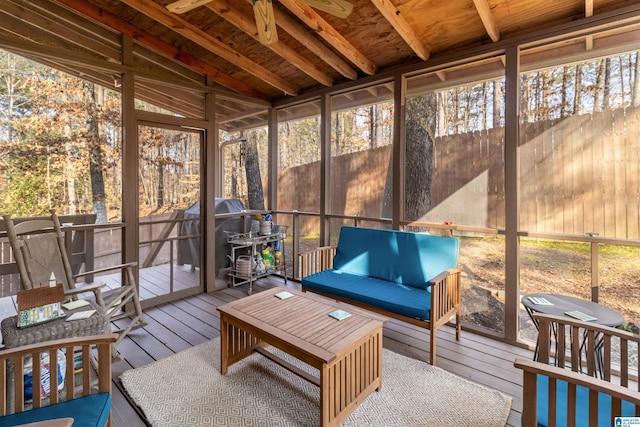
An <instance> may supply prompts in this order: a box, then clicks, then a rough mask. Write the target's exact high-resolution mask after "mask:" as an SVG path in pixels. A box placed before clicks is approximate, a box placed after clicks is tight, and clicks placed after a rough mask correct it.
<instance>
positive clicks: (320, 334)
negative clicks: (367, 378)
mask: <svg viewBox="0 0 640 427" xmlns="http://www.w3.org/2000/svg"><path fill="white" fill-rule="evenodd" d="M278 292H282V288H273V289H269V290H266V291H262V292H260V293H258V294H254V295H252V296H251V297H247V298H243V299H240V300H237V301H234V302H232V303H229V304H225V305H223V306H220V307H218V310H219V311H220V312H221V313H226V314H228V315H230V316H231V317H233V318H234V319H236V320H238V321H241V322H245V323H246V324H247V326H248V327H249V329H250V327H251V325H252V324H256V321H257V322H258V323H259V324H260V328H261V330H262V331H263V332H265V333H267V334H269V335H271V336H272V337H273V338H275V339H277V340H279V341H280V342H281V343H283V344H284V343H288V344H292V345H294V346H295V347H297V348H298V350H302V351H303V352H304V353H306V354H307V355H309V356H311V357H313V358H315V359H317V360H320V361H322V362H324V363H327V362H330V361H331V360H333V359H335V358H336V357H338V356H339V355H340V354H342V353H343V352H344V351H347V350H348V349H349V348H350V347H351V346H352V345H353V343H354V341H357V340H358V339H359V338H360V337H363V336H366V335H367V333H368V332H370V331H372V330H374V329H376V328H379V327H381V326H382V325H383V324H384V323H385V322H386V321H387V319H386V318H385V317H383V316H380V315H378V314H376V313H369V312H365V311H363V310H360V309H357V308H352V307H348V308H345V306H344V305H343V304H340V303H337V302H333V301H330V300H326V301H325V300H320V299H319V298H316V297H311V296H308V295H307V294H305V293H303V292H299V291H296V290H293V289H287V292H289V293H291V294H292V295H293V296H292V297H289V298H286V299H280V298H278V297H276V296H275V294H276V293H278ZM337 309H343V310H346V311H348V312H349V313H351V316H349V317H347V318H346V319H342V320H337V319H334V318H332V317H331V316H329V313H331V312H332V311H334V310H337ZM338 322H339V323H340V328H335V325H336V324H337V323H338Z"/></svg>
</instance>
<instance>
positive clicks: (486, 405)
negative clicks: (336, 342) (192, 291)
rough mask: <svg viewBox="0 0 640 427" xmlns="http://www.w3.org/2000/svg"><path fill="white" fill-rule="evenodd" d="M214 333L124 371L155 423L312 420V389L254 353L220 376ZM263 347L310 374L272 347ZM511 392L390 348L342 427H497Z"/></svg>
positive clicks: (315, 402) (315, 415)
mask: <svg viewBox="0 0 640 427" xmlns="http://www.w3.org/2000/svg"><path fill="white" fill-rule="evenodd" d="M219 345H220V344H219V339H218V338H216V339H214V340H211V341H208V342H206V343H204V344H200V345H198V346H196V347H193V348H190V349H188V350H185V351H182V352H180V353H177V354H175V355H173V356H170V357H167V358H165V359H162V360H159V361H157V362H154V363H152V364H149V365H147V366H144V367H141V368H138V369H131V370H129V371H126V372H124V373H123V374H122V375H121V377H120V379H121V380H122V384H123V386H124V388H125V389H126V391H127V393H128V394H129V396H130V398H131V399H132V400H133V401H134V402H135V404H137V405H138V406H139V407H140V408H141V410H142V411H143V412H144V414H145V416H146V417H147V420H148V421H149V423H150V424H151V425H152V426H154V427H164V426H225V427H226V426H265V427H270V426H274V427H275V426H278V427H281V426H318V425H319V424H320V406H319V405H320V397H319V389H318V387H316V386H315V385H313V384H311V383H309V382H307V381H305V380H303V379H302V378H300V377H298V376H296V375H294V374H292V373H291V372H289V371H288V370H286V369H284V368H282V367H280V366H279V365H277V364H275V363H273V362H272V361H270V360H269V359H267V358H265V357H264V356H261V355H259V354H253V355H251V356H249V357H248V358H246V359H244V360H242V361H241V362H238V363H236V364H234V365H232V366H230V367H229V371H228V372H227V375H225V376H222V375H220V372H219V370H220V347H219ZM270 351H273V352H275V353H278V355H280V356H281V357H283V358H285V359H287V360H288V361H289V362H291V363H294V364H295V365H297V366H298V367H300V368H301V369H304V370H306V371H307V372H310V373H313V374H316V375H317V370H315V369H314V368H311V367H310V366H308V365H306V364H305V363H303V362H300V361H298V360H297V359H294V358H292V357H291V356H288V355H286V354H284V353H282V352H280V351H279V350H277V349H273V347H271V348H270ZM510 408H511V397H509V396H506V395H504V394H503V393H500V392H498V391H496V390H491V389H489V388H487V387H484V386H481V385H478V384H475V383H473V382H471V381H468V380H466V379H464V378H461V377H459V376H456V375H454V374H451V373H449V372H447V371H445V370H443V369H440V368H438V367H434V366H431V365H429V364H428V363H425V362H421V361H419V360H415V359H411V358H408V357H405V356H402V355H399V354H397V353H394V352H392V351H390V350H386V349H384V350H383V355H382V390H381V391H380V392H374V393H372V394H371V395H370V396H369V397H368V398H367V399H366V400H365V401H364V402H363V403H362V404H361V405H360V406H359V407H358V408H357V409H356V410H355V411H354V412H353V413H352V414H351V415H350V416H349V417H348V418H347V419H346V420H345V421H344V422H343V423H342V425H343V426H362V427H369V426H380V427H391V426H421V427H426V426H428V427H432V426H435V427H438V426H442V427H444V426H456V427H460V426H472V427H484V426H501V427H502V426H504V425H505V423H506V421H507V417H508V415H509V411H510Z"/></svg>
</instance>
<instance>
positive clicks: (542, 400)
mask: <svg viewBox="0 0 640 427" xmlns="http://www.w3.org/2000/svg"><path fill="white" fill-rule="evenodd" d="M568 388H569V386H568V384H567V382H566V381H560V380H558V381H557V384H556V393H557V395H556V425H557V426H558V427H565V426H566V425H567V393H568ZM548 392H549V377H547V376H546V375H538V425H540V426H544V427H546V426H548V425H549V420H548V413H549V403H548V398H547V396H548ZM620 416H622V417H635V405H633V403H631V402H627V401H622V414H611V396H609V395H608V394H606V393H598V425H599V426H609V425H611V420H612V419H613V417H620ZM588 425H589V389H588V388H586V387H582V386H577V387H576V426H588Z"/></svg>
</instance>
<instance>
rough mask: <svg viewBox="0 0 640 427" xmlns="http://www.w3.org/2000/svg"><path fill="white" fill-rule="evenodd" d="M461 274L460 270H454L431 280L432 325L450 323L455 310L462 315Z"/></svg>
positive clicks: (444, 272)
mask: <svg viewBox="0 0 640 427" xmlns="http://www.w3.org/2000/svg"><path fill="white" fill-rule="evenodd" d="M461 272H462V269H460V268H452V269H449V270H446V271H443V272H442V273H440V274H438V275H437V276H436V277H434V278H433V279H431V281H430V283H431V323H433V324H434V325H437V326H439V325H441V324H442V323H446V322H448V321H449V318H450V317H451V311H452V310H454V309H455V310H456V313H457V315H458V316H459V315H460V303H461V292H460V273H461Z"/></svg>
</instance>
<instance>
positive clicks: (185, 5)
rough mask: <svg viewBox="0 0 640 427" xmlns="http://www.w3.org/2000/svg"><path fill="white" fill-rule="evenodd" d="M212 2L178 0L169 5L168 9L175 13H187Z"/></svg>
mask: <svg viewBox="0 0 640 427" xmlns="http://www.w3.org/2000/svg"><path fill="white" fill-rule="evenodd" d="M210 1H211V0H178V1H174V2H173V3H169V4H168V5H167V9H169V11H170V12H173V13H185V12H188V11H190V10H191V9H195V8H196V7H198V6H202V5H203V4H206V3H209V2H210Z"/></svg>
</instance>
